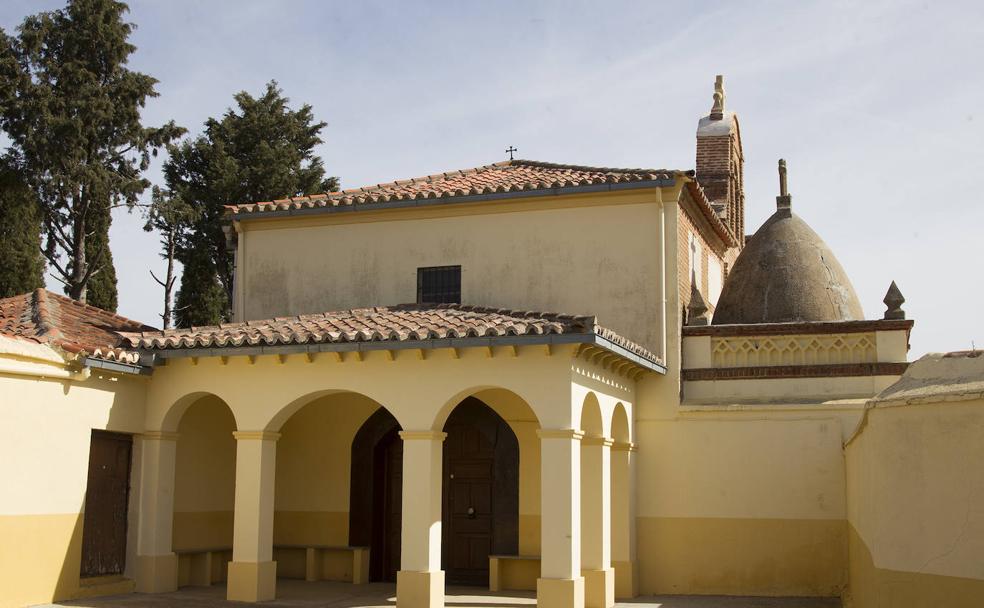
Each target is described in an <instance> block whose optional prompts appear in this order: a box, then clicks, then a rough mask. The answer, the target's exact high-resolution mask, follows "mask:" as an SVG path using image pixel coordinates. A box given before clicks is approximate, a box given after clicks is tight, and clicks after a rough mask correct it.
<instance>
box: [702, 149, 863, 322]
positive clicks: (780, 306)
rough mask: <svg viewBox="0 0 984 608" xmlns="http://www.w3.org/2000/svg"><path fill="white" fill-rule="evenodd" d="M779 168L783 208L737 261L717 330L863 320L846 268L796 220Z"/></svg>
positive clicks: (782, 163) (721, 305) (718, 313)
mask: <svg viewBox="0 0 984 608" xmlns="http://www.w3.org/2000/svg"><path fill="white" fill-rule="evenodd" d="M779 163H780V165H779V174H780V191H781V195H780V196H779V197H778V198H777V201H778V203H779V205H778V207H779V208H778V210H777V211H776V212H775V213H774V214H773V215H772V217H770V218H769V219H768V220H766V222H765V223H764V224H762V227H761V228H759V229H758V231H757V232H756V233H755V235H754V236H753V237H752V238H751V240H750V241H749V243H748V244H747V245H746V246H745V248H744V249H743V250H742V252H741V254H740V255H739V256H738V259H737V260H736V261H735V265H734V268H733V269H732V270H731V273H730V274H729V275H728V279H727V281H726V282H725V284H724V289H723V290H722V291H721V296H720V298H719V299H718V302H717V308H716V309H715V310H714V319H713V321H712V324H713V325H728V324H743V323H791V322H809V321H855V320H861V319H863V318H864V312H863V311H862V310H861V302H860V301H859V300H858V296H857V294H856V293H854V287H853V286H852V285H851V281H850V279H848V278H847V273H845V272H844V268H843V267H842V266H841V265H840V262H838V261H837V258H836V257H834V254H833V252H832V251H831V250H830V248H829V247H827V244H826V243H824V242H823V239H821V238H820V235H818V234H817V233H816V232H814V231H813V229H812V228H810V226H809V225H808V224H807V223H806V222H804V221H803V220H802V219H800V218H799V217H797V216H796V215H794V214H793V212H792V209H791V205H790V202H791V198H792V197H790V196H789V194H788V193H787V192H786V184H785V182H786V171H785V169H786V166H785V161H779Z"/></svg>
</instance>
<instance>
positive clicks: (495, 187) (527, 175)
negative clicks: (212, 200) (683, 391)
mask: <svg viewBox="0 0 984 608" xmlns="http://www.w3.org/2000/svg"><path fill="white" fill-rule="evenodd" d="M684 174H689V175H692V172H690V173H688V172H684V171H674V170H667V169H612V168H609V167H585V166H580V165H561V164H554V163H545V162H539V161H532V160H518V159H517V160H507V161H503V162H500V163H495V164H492V165H485V166H483V167H475V168H473V169H462V170H459V171H449V172H447V173H438V174H436V175H428V176H426V177H417V178H412V179H405V180H400V181H395V182H389V183H385V184H377V185H375V186H367V187H364V188H353V189H350V190H342V191H341V192H331V193H327V194H316V195H312V196H299V197H294V198H285V199H280V200H275V201H266V202H250V203H246V204H240V205H228V206H227V207H226V210H227V212H228V213H230V214H253V213H266V212H272V211H291V210H299V209H317V208H327V207H350V206H353V205H366V204H372V203H389V202H397V201H414V200H424V199H439V198H441V199H443V198H452V197H456V196H475V195H480V194H501V193H508V192H529V191H536V190H551V189H555V188H572V187H577V186H591V185H604V184H628V183H632V182H646V181H655V180H672V179H674V178H675V177H678V176H680V175H684Z"/></svg>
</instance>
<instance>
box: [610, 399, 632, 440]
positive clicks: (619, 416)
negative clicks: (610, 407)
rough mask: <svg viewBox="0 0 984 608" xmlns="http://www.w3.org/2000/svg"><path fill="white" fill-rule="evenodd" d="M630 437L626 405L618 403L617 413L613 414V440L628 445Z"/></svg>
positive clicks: (616, 406) (616, 405)
mask: <svg viewBox="0 0 984 608" xmlns="http://www.w3.org/2000/svg"><path fill="white" fill-rule="evenodd" d="M630 437H631V434H630V432H629V416H628V414H627V413H626V412H625V405H623V404H622V403H621V402H619V403H616V404H615V411H614V412H613V413H612V439H614V440H615V441H616V442H618V443H628V442H629V441H630V440H631V439H630Z"/></svg>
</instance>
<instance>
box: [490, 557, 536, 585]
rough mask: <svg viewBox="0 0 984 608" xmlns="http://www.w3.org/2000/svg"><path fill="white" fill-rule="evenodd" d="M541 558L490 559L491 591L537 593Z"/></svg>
mask: <svg viewBox="0 0 984 608" xmlns="http://www.w3.org/2000/svg"><path fill="white" fill-rule="evenodd" d="M538 578H540V558H539V557H535V556H512V555H510V556H503V557H490V558H489V591H536V580H537V579H538Z"/></svg>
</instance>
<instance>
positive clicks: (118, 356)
mask: <svg viewBox="0 0 984 608" xmlns="http://www.w3.org/2000/svg"><path fill="white" fill-rule="evenodd" d="M153 329H154V328H153V327H150V326H148V325H144V324H143V323H139V322H137V321H132V320H130V319H127V318H125V317H121V316H119V315H115V314H113V313H111V312H107V311H105V310H103V309H101V308H96V307H95V306H89V305H87V304H81V303H79V302H76V301H75V300H72V299H70V298H66V297H65V296H61V295H58V294H56V293H52V292H50V291H48V290H46V289H36V290H34V291H32V292H30V293H25V294H22V295H19V296H13V297H10V298H3V299H0V335H4V336H7V337H10V338H15V339H19V340H26V341H28V342H35V343H37V344H47V345H50V346H55V347H57V348H60V349H62V350H64V351H67V352H69V353H72V354H78V355H83V356H92V357H95V358H99V359H107V360H110V361H126V362H128V363H135V362H136V360H137V353H134V352H132V351H127V350H125V349H122V348H119V346H120V338H119V335H118V334H117V333H116V332H119V331H131V332H132V331H151V330H153Z"/></svg>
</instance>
